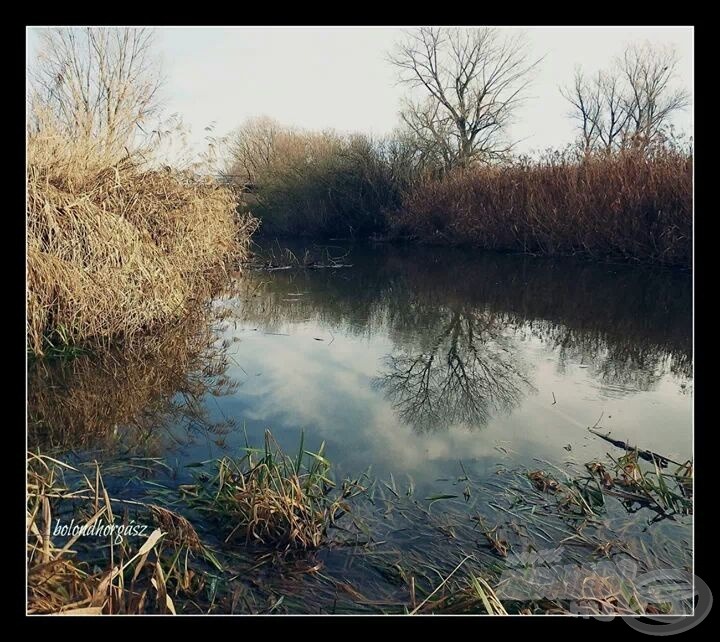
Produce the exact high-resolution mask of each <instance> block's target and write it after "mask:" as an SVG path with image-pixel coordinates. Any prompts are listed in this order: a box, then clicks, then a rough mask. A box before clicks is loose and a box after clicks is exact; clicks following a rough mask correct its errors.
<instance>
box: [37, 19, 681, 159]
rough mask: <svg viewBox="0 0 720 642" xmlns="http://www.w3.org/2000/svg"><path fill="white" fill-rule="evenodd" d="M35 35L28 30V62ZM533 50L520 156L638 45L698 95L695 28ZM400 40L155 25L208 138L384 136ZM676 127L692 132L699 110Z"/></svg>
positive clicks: (623, 33)
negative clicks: (576, 78)
mask: <svg viewBox="0 0 720 642" xmlns="http://www.w3.org/2000/svg"><path fill="white" fill-rule="evenodd" d="M36 31H37V30H36V29H34V28H30V30H29V37H28V56H29V60H32V59H33V58H34V54H35V51H36V43H37V33H36ZM522 31H524V32H526V34H527V36H528V40H529V43H530V48H531V53H532V55H533V56H535V57H541V56H545V59H544V60H543V61H542V63H541V65H540V68H539V70H538V72H537V73H536V76H535V80H534V82H533V84H532V86H531V89H530V92H529V95H530V99H529V100H528V101H527V102H526V104H525V105H524V106H523V107H522V108H521V109H520V110H519V111H518V113H517V117H516V120H517V122H516V124H515V125H514V126H513V127H512V129H511V131H510V134H511V136H512V137H513V138H514V139H523V140H522V142H521V143H520V145H519V146H518V149H519V151H531V150H533V149H542V148H545V147H562V146H564V145H565V144H566V143H568V142H569V141H570V140H571V139H572V138H573V130H572V122H571V120H570V119H569V118H568V115H567V113H568V106H567V103H566V102H565V100H564V99H563V98H562V97H561V96H560V93H559V91H558V87H559V86H560V85H563V84H566V83H568V82H570V81H571V80H572V78H573V74H574V69H575V66H576V65H581V66H582V67H583V68H584V69H586V70H587V71H588V72H593V71H597V70H598V69H600V68H601V67H604V66H606V65H607V64H608V63H609V62H610V61H611V59H612V58H613V56H615V55H616V54H619V53H620V52H621V51H622V50H623V48H624V46H625V45H626V44H628V43H632V42H642V41H650V42H652V43H658V44H671V45H674V46H675V48H676V50H677V52H678V54H679V57H680V66H679V69H678V71H679V80H680V82H681V83H682V84H683V85H684V86H685V87H686V88H687V89H689V90H690V91H691V92H692V88H693V86H692V85H693V67H692V64H693V59H692V58H693V31H692V28H691V27H665V28H663V27H652V28H639V27H627V28H619V27H607V28H598V27H529V28H524V29H522ZM401 36H402V32H401V30H400V29H396V28H380V27H367V28H359V27H345V28H343V27H334V28H331V27H317V28H306V27H297V28H279V27H275V28H272V27H267V28H237V27H222V28H210V27H197V28H191V27H176V28H171V27H167V28H158V29H157V49H158V52H159V54H160V55H161V56H162V60H163V67H164V70H165V72H166V75H167V85H166V88H165V105H166V109H167V111H168V113H172V112H177V113H179V114H180V115H181V116H182V117H183V120H184V122H185V123H186V124H187V125H189V126H190V127H191V128H192V139H193V140H195V141H201V140H202V139H203V137H204V136H205V135H206V134H205V133H204V128H205V127H206V126H207V125H210V124H211V123H213V122H214V123H216V125H215V132H216V133H217V134H218V135H223V134H225V133H227V132H229V131H230V130H232V129H234V128H235V127H237V126H238V125H240V124H241V123H242V122H243V121H244V120H245V119H247V118H248V117H252V116H259V115H267V116H271V117H273V118H275V119H277V120H278V121H280V122H282V123H283V124H286V125H295V126H299V127H305V128H311V129H328V128H332V129H336V130H339V131H362V132H367V133H376V134H384V133H388V132H390V131H391V130H392V129H393V127H394V126H395V125H396V124H397V122H398V110H399V106H400V98H401V96H402V95H403V93H404V92H405V91H406V89H405V88H404V87H402V86H398V85H397V84H396V70H395V69H393V67H392V66H391V65H390V64H388V63H387V61H386V59H385V56H386V54H387V52H388V51H389V50H390V49H391V48H392V45H393V43H394V42H396V41H397V40H398V39H399V38H400V37H401ZM675 124H676V126H677V127H678V128H680V129H682V130H684V131H686V132H687V133H688V134H690V133H692V109H689V110H687V111H686V112H685V113H683V114H680V115H679V116H678V117H677V118H676V121H675Z"/></svg>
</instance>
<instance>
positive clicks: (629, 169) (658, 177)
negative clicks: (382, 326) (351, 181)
mask: <svg viewBox="0 0 720 642" xmlns="http://www.w3.org/2000/svg"><path fill="white" fill-rule="evenodd" d="M393 218H394V220H393V222H392V224H393V227H394V230H395V232H396V233H398V234H405V235H409V236H413V237H416V238H418V239H420V240H423V241H431V242H441V243H449V244H467V245H472V246H476V247H481V248H486V249H495V250H508V251H521V252H529V253H537V254H583V255H587V256H597V257H605V256H607V257H618V258H624V259H633V260H640V261H648V262H656V263H661V264H665V265H677V266H684V267H689V266H690V265H691V263H692V157H691V156H689V155H687V154H685V153H683V152H679V151H674V150H670V149H660V150H657V151H655V152H653V153H652V154H649V155H648V154H643V153H640V152H633V151H627V152H622V153H618V154H612V155H594V156H589V157H587V158H584V159H583V160H581V161H576V160H574V159H572V158H569V157H567V156H564V155H561V154H557V155H553V156H548V157H546V158H545V159H543V160H542V161H541V162H538V163H535V162H526V163H520V164H515V165H510V166H504V167H486V168H481V169H475V170H467V171H457V172H454V173H450V174H448V175H447V176H446V177H445V178H444V179H442V180H439V181H437V180H431V181H427V182H425V183H424V184H422V185H420V186H418V187H417V188H415V189H414V190H412V191H411V192H410V193H409V194H407V195H406V197H405V199H404V201H403V206H402V208H401V210H400V212H399V213H397V214H395V215H394V217H393Z"/></svg>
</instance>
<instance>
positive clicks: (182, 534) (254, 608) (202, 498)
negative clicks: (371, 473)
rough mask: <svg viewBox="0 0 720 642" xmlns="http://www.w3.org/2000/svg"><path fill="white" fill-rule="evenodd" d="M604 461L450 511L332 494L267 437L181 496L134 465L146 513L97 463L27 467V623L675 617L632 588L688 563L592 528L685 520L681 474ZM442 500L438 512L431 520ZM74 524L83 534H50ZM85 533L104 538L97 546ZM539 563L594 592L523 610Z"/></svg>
mask: <svg viewBox="0 0 720 642" xmlns="http://www.w3.org/2000/svg"><path fill="white" fill-rule="evenodd" d="M610 461H611V462H612V463H607V462H590V463H589V464H588V465H587V471H588V472H587V473H586V474H584V475H583V474H581V473H578V474H577V475H573V474H571V473H568V472H564V473H560V475H558V473H557V472H553V471H546V470H533V471H528V470H518V471H515V472H513V473H508V471H502V470H498V477H497V479H498V483H497V484H496V483H493V484H492V486H493V488H487V485H486V484H483V483H480V482H477V481H475V480H473V479H472V478H471V477H470V476H468V474H467V472H466V471H465V469H464V467H462V465H461V469H462V473H463V474H462V475H461V476H459V477H458V478H457V480H456V482H455V484H456V485H458V486H460V487H461V488H463V489H464V491H463V494H464V496H465V500H464V502H462V500H458V501H459V502H461V503H456V501H455V499H454V498H458V496H459V494H442V495H436V496H432V497H427V498H424V499H422V498H417V499H415V498H413V490H412V487H409V488H408V489H407V490H405V489H403V488H400V486H398V485H397V484H396V482H395V480H394V479H392V478H391V479H390V480H389V481H388V482H384V481H380V480H373V479H371V478H369V477H368V476H367V475H363V476H361V477H360V478H358V479H356V480H345V481H344V482H343V483H341V484H337V483H336V482H335V481H334V480H333V479H332V475H331V471H330V463H329V462H328V461H327V459H326V458H325V456H324V455H323V454H322V448H321V449H320V450H319V451H318V452H312V451H308V450H305V449H304V447H303V442H302V440H301V443H300V446H299V449H298V452H297V454H296V455H293V456H289V455H286V454H285V453H283V452H282V451H281V450H280V449H279V448H278V447H277V444H275V442H274V440H273V438H272V436H271V435H270V434H269V433H266V436H265V444H264V446H263V447H262V448H261V449H259V450H255V449H253V448H251V447H249V446H248V447H247V448H246V455H245V456H243V457H240V458H239V459H237V460H229V459H224V460H219V461H210V462H202V463H200V464H198V468H197V473H196V474H195V475H194V482H193V483H190V484H177V482H175V483H174V484H172V485H170V484H168V482H169V481H170V480H169V479H167V478H165V480H166V481H163V478H162V476H161V475H160V473H161V472H162V469H163V468H164V465H163V464H162V463H161V462H160V461H159V460H153V459H144V460H142V461H140V460H136V459H129V460H127V462H126V464H125V465H126V466H127V467H128V468H127V470H124V471H120V473H121V477H122V478H124V477H126V476H127V474H128V473H130V472H133V471H136V470H137V467H138V466H140V465H142V466H144V467H146V468H147V467H149V468H150V469H154V470H155V474H154V475H153V477H154V478H155V479H156V480H157V481H151V480H148V481H147V482H145V483H144V484H143V486H142V488H143V490H144V496H142V497H132V496H127V494H123V492H122V491H120V490H119V489H118V488H116V489H115V490H114V489H113V486H112V483H113V482H112V479H108V477H109V476H108V475H104V474H103V471H101V469H100V468H99V467H97V465H96V464H93V465H83V464H80V465H70V464H68V463H65V462H61V461H59V460H57V459H53V458H51V457H48V456H43V455H38V454H33V453H29V454H28V460H27V465H28V488H27V530H28V544H27V547H28V548H27V564H28V577H29V587H28V588H29V606H28V610H29V612H30V613H75V614H100V613H106V614H110V613H126V614H133V613H135V614H137V613H233V612H235V613H238V612H245V613H247V612H250V613H273V612H313V611H314V612H348V613H350V612H380V613H410V614H416V613H489V614H506V613H567V612H577V610H576V609H578V608H582V609H583V612H586V613H616V614H637V613H643V612H653V613H658V612H677V608H678V605H677V604H675V605H674V606H673V605H670V604H664V603H663V600H662V599H660V598H658V596H657V594H656V595H655V597H654V598H653V597H652V596H648V595H647V594H644V593H643V585H642V583H641V582H640V580H641V575H639V573H642V572H646V571H648V570H652V569H653V568H676V567H677V564H686V562H684V561H683V555H684V552H683V551H682V550H680V551H675V552H672V551H671V550H670V549H668V548H667V545H668V544H669V543H671V542H668V543H666V544H665V545H663V546H659V545H658V546H657V547H653V553H652V555H649V554H648V552H647V549H645V548H644V546H643V544H642V542H641V541H640V540H641V538H642V537H641V535H637V534H635V535H633V534H629V533H628V534H626V535H625V536H623V535H621V534H620V532H619V531H616V530H613V529H612V528H609V527H608V525H607V523H605V522H604V521H603V520H601V519H599V518H600V517H601V516H604V515H607V514H610V513H611V512H612V511H613V510H614V508H613V507H612V506H611V505H610V503H611V502H612V501H615V500H614V498H615V497H619V499H620V501H621V502H622V505H623V506H624V507H625V510H626V511H627V513H626V516H625V520H626V521H627V526H628V527H630V526H631V524H632V519H631V517H630V515H631V514H632V513H634V512H635V511H637V510H639V509H643V508H646V509H649V510H652V511H654V512H655V514H656V518H655V519H656V520H657V519H673V515H675V514H677V515H683V514H688V513H691V512H692V500H691V491H692V471H691V467H690V466H689V465H684V466H681V467H680V468H679V469H678V471H676V472H674V473H673V472H669V471H661V470H660V468H658V467H656V468H655V471H654V472H651V471H650V470H643V469H642V468H641V466H640V464H639V463H638V451H628V452H627V453H626V454H625V456H624V457H622V458H620V459H618V460H613V459H611V460H610ZM656 463H657V462H656ZM116 472H117V471H116ZM651 477H652V478H653V479H652V480H651ZM653 480H654V481H653ZM158 482H161V483H158ZM123 485H124V484H123ZM441 501H442V502H443V503H444V506H445V508H444V509H442V510H441V509H439V508H438V507H437V506H436V507H435V508H433V505H434V504H436V503H437V502H441ZM489 508H490V509H492V510H491V512H490V513H488V509H489ZM71 520H75V521H74V522H71ZM71 523H72V524H75V525H76V526H77V529H76V532H73V533H71V532H67V533H63V532H61V530H58V529H59V526H61V525H63V524H71ZM408 524H410V525H412V526H413V533H414V537H413V538H412V540H411V541H410V542H408V541H407V535H406V533H407V530H408V528H407V527H408ZM93 525H95V526H96V527H100V526H102V527H103V528H105V527H107V526H113V527H114V530H111V531H104V532H101V533H97V532H93V531H92V530H90V529H91V528H92V527H93ZM138 525H143V526H145V531H144V532H143V533H141V534H140V533H139V532H137V531H134V530H133V528H134V527H135V526H138ZM82 529H85V530H86V531H89V532H84V531H83V530H82ZM239 535H241V537H238V536H239ZM478 536H479V537H480V539H478ZM549 538H555V539H554V540H553V539H549ZM636 540H637V541H636ZM482 541H485V544H484V545H483V544H482ZM553 542H555V544H557V543H558V542H561V545H559V544H558V546H559V547H558V548H556V549H554V555H555V558H556V559H555V558H553V559H554V562H555V563H554V564H553V565H549V566H547V567H545V564H546V563H549V562H550V561H552V560H551V559H550V557H548V558H547V560H544V558H543V557H542V555H540V557H538V552H539V551H545V549H547V548H548V546H553ZM563 547H564V548H565V549H567V550H566V551H565V552H564V553H561V551H562V549H563ZM671 548H672V547H671ZM531 551H532V552H533V553H532V555H531V553H530V552H531ZM663 551H664V552H663ZM545 553H547V551H545ZM545 553H543V554H545ZM666 554H669V555H670V556H671V557H670V558H664V557H663V556H664V555H666ZM561 555H562V559H561ZM628 555H629V556H631V558H632V559H633V560H635V561H634V562H633V564H635V566H634V567H633V572H632V573H629V572H627V569H626V571H625V572H624V574H623V575H622V576H621V575H619V574H618V570H617V568H616V567H615V566H613V565H614V564H618V563H619V560H620V559H630V558H628V557H627V556H628ZM531 557H532V560H534V561H535V563H536V564H538V565H540V566H541V567H542V568H540V571H541V572H543V573H544V574H545V575H544V577H546V578H547V577H549V576H547V573H548V571H551V573H553V574H557V573H559V575H558V578H555V580H553V581H563V580H562V578H563V577H565V576H563V573H567V572H568V569H580V568H586V569H587V572H586V573H585V575H586V577H585V578H584V580H583V581H582V582H581V583H580V585H578V586H575V585H574V584H573V582H572V581H571V580H570V579H569V577H565V580H567V581H566V584H564V585H563V587H562V588H563V589H564V593H562V594H561V595H558V596H557V598H553V596H552V595H548V596H547V598H546V599H537V598H534V597H533V596H532V591H531V592H530V593H528V594H527V596H526V597H523V596H522V593H519V594H518V593H517V591H518V590H520V589H521V587H522V578H524V577H526V576H527V573H528V572H531V571H532V567H533V561H532V560H531ZM333 560H334V561H333ZM563 560H564V562H563ZM603 560H605V561H604V562H603ZM591 562H592V563H591ZM338 563H340V566H339V567H337V566H336V565H337V564H338ZM598 563H599V565H598ZM602 563H604V564H605V566H602ZM519 564H520V567H519V566H518V565H519ZM578 565H582V566H578ZM596 566H597V570H593V569H595V567H596ZM601 567H602V570H601ZM518 568H521V571H520V574H518ZM522 568H524V569H525V570H522ZM528 568H530V571H528V570H527V569H528ZM613 569H615V571H614V572H613ZM270 570H273V571H274V572H273V573H268V571H270ZM338 570H339V571H341V572H340V573H338ZM573 572H575V573H577V572H579V570H575V571H573ZM501 577H505V580H506V581H505V582H504V583H499V580H500V578H501ZM273 578H274V579H273ZM508 579H511V580H513V581H511V582H510V585H511V586H510V587H509V586H508ZM576 579H577V578H576ZM636 579H637V581H636ZM527 581H528V582H530V581H531V580H530V579H528V580H527ZM635 581H636V583H633V582H635ZM513 582H514V583H513ZM518 582H520V584H518ZM526 588H527V587H526ZM546 588H547V589H548V590H549V589H550V584H548V586H547V587H546ZM534 590H535V591H537V590H538V587H537V586H535V587H534ZM513 591H515V593H513ZM576 591H577V592H576ZM303 594H306V597H307V599H305V598H303ZM311 596H312V597H311ZM298 600H300V601H298ZM673 609H675V611H673Z"/></svg>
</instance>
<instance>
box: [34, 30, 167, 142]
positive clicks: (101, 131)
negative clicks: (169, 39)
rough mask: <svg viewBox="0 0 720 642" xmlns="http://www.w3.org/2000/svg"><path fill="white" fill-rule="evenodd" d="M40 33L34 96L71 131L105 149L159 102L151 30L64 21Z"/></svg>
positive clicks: (127, 138)
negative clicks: (74, 25) (65, 24)
mask: <svg viewBox="0 0 720 642" xmlns="http://www.w3.org/2000/svg"><path fill="white" fill-rule="evenodd" d="M40 37H41V45H40V52H39V55H38V60H37V64H36V65H35V68H34V69H33V70H32V72H31V86H32V89H33V92H34V96H33V98H34V99H35V100H38V101H39V102H40V103H41V104H42V105H45V106H46V107H49V108H50V109H51V110H52V112H53V114H54V115H55V116H56V119H57V121H58V122H59V123H60V125H61V126H62V127H64V128H65V129H66V130H67V131H68V132H69V133H70V134H71V135H73V136H85V137H87V138H92V139H95V140H96V141H97V142H98V143H100V144H102V145H104V146H106V149H107V150H119V149H122V148H123V147H124V146H126V145H129V144H130V143H131V142H132V138H133V136H134V135H135V134H136V133H137V126H138V125H140V126H141V124H142V123H143V122H144V121H146V120H147V119H148V118H150V117H151V116H152V115H153V114H155V113H156V112H157V110H158V108H159V103H158V91H159V89H160V87H161V85H162V77H161V73H160V69H159V65H158V63H157V60H156V59H155V57H154V56H153V52H152V48H153V40H154V34H153V31H152V30H150V29H144V28H129V27H122V28H115V27H113V28H98V27H85V28H68V27H62V28H53V29H47V30H43V31H42V33H41V36H40Z"/></svg>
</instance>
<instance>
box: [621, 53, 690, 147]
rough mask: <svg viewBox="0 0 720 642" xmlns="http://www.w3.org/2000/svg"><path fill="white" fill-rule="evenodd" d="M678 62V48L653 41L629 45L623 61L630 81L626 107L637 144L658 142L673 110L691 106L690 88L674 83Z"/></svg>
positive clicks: (622, 69)
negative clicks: (657, 44)
mask: <svg viewBox="0 0 720 642" xmlns="http://www.w3.org/2000/svg"><path fill="white" fill-rule="evenodd" d="M678 62H679V60H678V56H677V53H676V51H675V50H674V49H672V48H670V47H653V46H652V45H650V44H649V43H646V44H644V45H642V46H631V47H628V49H627V50H626V51H625V54H624V55H623V57H622V59H621V60H620V61H619V63H618V64H619V67H620V71H621V73H622V75H623V76H624V78H625V81H626V83H627V85H628V90H629V91H628V98H627V99H626V100H627V104H626V110H627V113H628V119H629V121H630V124H631V127H632V130H631V137H632V139H633V141H634V142H635V143H636V144H643V145H648V144H650V143H653V142H655V141H656V140H657V138H658V136H659V135H661V134H662V133H663V128H664V126H665V125H666V124H667V121H668V120H669V119H670V117H671V116H672V114H674V113H675V112H676V111H678V110H680V109H685V108H686V107H687V106H688V104H689V100H690V96H689V94H688V92H687V90H686V89H684V88H674V87H673V86H672V85H673V80H674V77H675V75H676V73H677V66H678Z"/></svg>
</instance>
